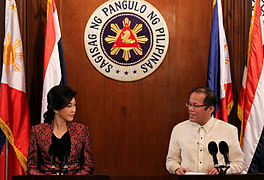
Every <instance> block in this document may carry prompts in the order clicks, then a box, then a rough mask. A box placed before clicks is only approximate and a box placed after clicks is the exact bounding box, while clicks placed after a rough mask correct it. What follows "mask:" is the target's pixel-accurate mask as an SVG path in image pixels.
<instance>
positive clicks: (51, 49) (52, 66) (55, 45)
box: [41, 0, 67, 122]
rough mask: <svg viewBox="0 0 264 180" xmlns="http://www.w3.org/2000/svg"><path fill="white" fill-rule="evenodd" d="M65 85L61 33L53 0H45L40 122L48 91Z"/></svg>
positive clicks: (45, 107) (45, 108)
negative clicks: (56, 86)
mask: <svg viewBox="0 0 264 180" xmlns="http://www.w3.org/2000/svg"><path fill="white" fill-rule="evenodd" d="M66 83H67V82H66V70H65V62H64V54H63V48H62V42H61V31H60V24H59V19H58V14H57V9H56V5H55V0H47V27H46V37H45V50H44V64H43V91H42V107H41V122H43V121H44V119H43V114H44V113H45V112H46V111H47V94H48V92H49V90H50V89H51V88H52V87H53V86H55V85H59V84H66Z"/></svg>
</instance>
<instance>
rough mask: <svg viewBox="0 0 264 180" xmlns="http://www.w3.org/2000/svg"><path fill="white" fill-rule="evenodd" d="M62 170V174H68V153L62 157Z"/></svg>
mask: <svg viewBox="0 0 264 180" xmlns="http://www.w3.org/2000/svg"><path fill="white" fill-rule="evenodd" d="M63 165H64V166H63V172H64V174H68V167H69V166H68V165H69V162H68V154H67V153H65V155H64V157H63Z"/></svg>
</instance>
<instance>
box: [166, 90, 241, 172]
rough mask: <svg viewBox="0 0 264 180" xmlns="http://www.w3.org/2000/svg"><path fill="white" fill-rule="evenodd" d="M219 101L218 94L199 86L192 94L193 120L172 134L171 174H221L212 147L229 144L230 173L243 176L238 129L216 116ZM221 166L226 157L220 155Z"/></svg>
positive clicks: (189, 103) (169, 164)
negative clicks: (210, 147)
mask: <svg viewBox="0 0 264 180" xmlns="http://www.w3.org/2000/svg"><path fill="white" fill-rule="evenodd" d="M216 103H217V98H216V96H215V94H214V92H213V91H212V90H211V89H209V88H205V87H199V88H196V89H194V90H193V91H192V92H191V95H190V98H189V100H188V102H187V103H186V106H187V107H188V110H189V120H187V121H184V122H181V123H179V124H178V125H176V126H175V127H174V128H173V130H172V133H171V139H170V144H169V151H168V155H167V158H166V168H167V170H168V171H169V172H170V173H171V174H177V175H183V174H185V173H186V172H196V173H198V172H199V173H206V174H218V171H217V169H216V168H215V167H214V163H213V158H212V156H211V155H210V154H209V152H208V144H209V142H211V141H215V142H216V144H219V142H221V141H225V142H226V143H227V144H228V146H229V159H230V168H229V169H228V171H227V173H228V174H234V173H240V172H242V170H243V168H244V160H243V159H244V155H243V153H242V151H241V148H240V145H239V141H238V131H237V128H236V127H234V126H233V125H231V124H228V123H226V122H224V121H221V120H218V119H216V118H213V117H212V113H213V112H214V110H215V106H216ZM217 159H218V162H219V165H224V164H225V161H224V157H223V155H222V154H220V153H218V154H217Z"/></svg>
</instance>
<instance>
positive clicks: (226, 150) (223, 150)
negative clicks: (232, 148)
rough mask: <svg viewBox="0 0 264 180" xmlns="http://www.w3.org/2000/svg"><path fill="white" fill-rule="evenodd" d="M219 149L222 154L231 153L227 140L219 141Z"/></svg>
mask: <svg viewBox="0 0 264 180" xmlns="http://www.w3.org/2000/svg"><path fill="white" fill-rule="evenodd" d="M219 151H220V153H221V154H223V155H224V154H228V153H229V147H228V145H227V143H226V142H225V141H221V142H220V143H219Z"/></svg>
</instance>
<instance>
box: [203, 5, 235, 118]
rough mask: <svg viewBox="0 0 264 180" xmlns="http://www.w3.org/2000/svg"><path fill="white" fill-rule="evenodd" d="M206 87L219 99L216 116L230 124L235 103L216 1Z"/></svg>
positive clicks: (220, 17) (221, 20)
mask: <svg viewBox="0 0 264 180" xmlns="http://www.w3.org/2000/svg"><path fill="white" fill-rule="evenodd" d="M206 85H207V87H209V88H210V89H212V90H213V91H214V93H215V94H216V96H217V98H218V103H217V105H216V109H215V112H214V116H215V117H216V118H218V119H221V120H223V121H225V122H228V115H229V114H230V111H231V109H232V107H233V104H234V103H233V93H232V80H231V73H230V59H229V54H228V46H227V41H226V36H225V31H224V26H223V16H222V4H221V0H216V1H214V16H213V22H212V32H211V41H210V52H209V59H208V71H207V81H206Z"/></svg>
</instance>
